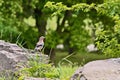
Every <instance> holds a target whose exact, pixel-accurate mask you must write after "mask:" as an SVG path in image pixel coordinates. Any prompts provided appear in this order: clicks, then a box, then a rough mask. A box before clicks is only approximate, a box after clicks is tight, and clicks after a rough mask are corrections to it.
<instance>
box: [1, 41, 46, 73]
mask: <svg viewBox="0 0 120 80" xmlns="http://www.w3.org/2000/svg"><path fill="white" fill-rule="evenodd" d="M31 52H32V51H31V50H27V49H25V48H21V47H19V46H18V45H17V44H12V43H9V42H5V41H3V40H0V72H1V71H5V70H11V71H16V70H18V69H19V68H21V67H22V63H23V64H24V63H25V64H26V62H27V61H28V59H29V58H30V57H34V56H35V54H34V53H33V52H32V53H31ZM40 57H42V58H43V59H48V56H47V55H43V54H41V55H40ZM20 64H21V65H20Z"/></svg>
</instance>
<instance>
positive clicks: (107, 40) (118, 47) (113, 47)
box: [96, 1, 120, 57]
mask: <svg viewBox="0 0 120 80" xmlns="http://www.w3.org/2000/svg"><path fill="white" fill-rule="evenodd" d="M118 2H119V1H115V2H114V3H109V2H108V3H105V4H104V5H106V6H105V8H107V10H106V12H105V13H104V12H102V13H104V14H107V15H108V16H110V17H112V19H113V23H115V24H114V26H109V27H108V28H107V29H105V28H104V27H103V28H101V29H99V30H97V31H96V35H97V39H96V40H97V42H96V44H97V46H98V48H99V49H101V50H102V52H103V53H105V55H107V56H111V57H119V56H120V43H119V36H120V32H119V28H120V25H119V24H120V17H119V13H120V11H119V9H120V8H119V7H120V5H119V4H118ZM108 4H109V6H108Z"/></svg>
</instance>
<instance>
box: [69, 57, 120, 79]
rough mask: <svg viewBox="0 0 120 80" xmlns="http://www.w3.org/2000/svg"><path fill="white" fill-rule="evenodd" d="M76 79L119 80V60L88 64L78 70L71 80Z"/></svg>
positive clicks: (98, 61)
mask: <svg viewBox="0 0 120 80" xmlns="http://www.w3.org/2000/svg"><path fill="white" fill-rule="evenodd" d="M76 75H77V77H75V76H76ZM77 78H79V80H120V58H113V59H106V60H97V61H92V62H89V63H87V64H86V65H84V66H83V67H82V68H80V69H78V70H77V71H76V72H75V73H74V75H73V76H72V77H71V80H77Z"/></svg>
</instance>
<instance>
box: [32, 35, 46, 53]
mask: <svg viewBox="0 0 120 80" xmlns="http://www.w3.org/2000/svg"><path fill="white" fill-rule="evenodd" d="M44 39H45V37H44V36H41V37H40V38H39V41H38V42H37V44H36V46H35V49H34V50H35V51H40V52H41V51H42V49H43V47H44Z"/></svg>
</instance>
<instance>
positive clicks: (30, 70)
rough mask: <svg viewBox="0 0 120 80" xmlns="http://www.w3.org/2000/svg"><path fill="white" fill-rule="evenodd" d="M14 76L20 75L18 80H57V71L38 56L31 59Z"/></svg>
mask: <svg viewBox="0 0 120 80" xmlns="http://www.w3.org/2000/svg"><path fill="white" fill-rule="evenodd" d="M16 74H20V77H19V79H20V78H24V77H41V78H44V77H47V78H59V73H58V72H57V69H55V67H53V66H52V64H47V63H45V62H43V61H42V60H41V59H40V56H38V55H36V56H34V58H31V59H30V60H29V61H28V63H27V64H26V66H25V67H24V68H23V69H22V70H20V71H19V72H18V73H16Z"/></svg>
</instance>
